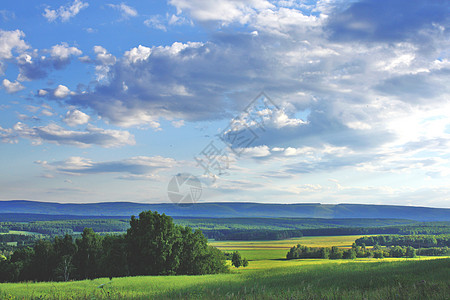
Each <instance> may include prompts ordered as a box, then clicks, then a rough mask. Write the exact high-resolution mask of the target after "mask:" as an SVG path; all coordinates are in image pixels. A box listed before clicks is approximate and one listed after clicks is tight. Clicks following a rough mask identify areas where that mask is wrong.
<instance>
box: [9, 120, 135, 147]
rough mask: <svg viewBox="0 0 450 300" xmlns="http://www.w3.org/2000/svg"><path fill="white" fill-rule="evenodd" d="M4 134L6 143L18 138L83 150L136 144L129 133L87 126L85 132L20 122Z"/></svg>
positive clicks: (35, 143)
mask: <svg viewBox="0 0 450 300" xmlns="http://www.w3.org/2000/svg"><path fill="white" fill-rule="evenodd" d="M3 132H4V135H3V136H2V139H3V140H4V141H7V142H10V141H17V139H18V138H26V139H30V140H31V141H32V143H33V144H34V145H40V144H42V143H44V142H47V143H53V144H57V145H72V146H76V147H81V148H86V147H90V146H92V145H97V146H101V147H106V148H110V147H120V146H126V145H134V144H135V140H134V136H133V135H132V134H130V133H129V132H128V131H121V130H112V129H102V128H97V127H94V126H87V128H86V130H85V131H73V130H67V129H65V128H63V127H61V126H59V125H56V124H53V123H52V124H49V125H46V126H37V127H30V126H28V125H27V124H24V123H21V122H18V123H16V124H15V125H14V126H13V128H10V129H3Z"/></svg>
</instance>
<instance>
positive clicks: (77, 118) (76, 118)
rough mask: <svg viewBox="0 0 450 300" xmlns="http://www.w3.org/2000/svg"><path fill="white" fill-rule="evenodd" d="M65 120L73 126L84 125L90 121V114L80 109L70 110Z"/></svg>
mask: <svg viewBox="0 0 450 300" xmlns="http://www.w3.org/2000/svg"><path fill="white" fill-rule="evenodd" d="M63 121H64V122H65V123H66V124H67V125H69V126H71V127H74V126H78V125H83V124H86V123H88V122H89V116H88V115H87V114H85V113H84V112H82V111H79V110H78V109H73V110H69V111H68V112H67V113H66V116H65V118H64V119H63Z"/></svg>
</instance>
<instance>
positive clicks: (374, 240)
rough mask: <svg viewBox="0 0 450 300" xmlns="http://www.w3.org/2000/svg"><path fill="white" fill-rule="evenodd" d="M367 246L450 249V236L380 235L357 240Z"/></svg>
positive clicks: (359, 243) (356, 241)
mask: <svg viewBox="0 0 450 300" xmlns="http://www.w3.org/2000/svg"><path fill="white" fill-rule="evenodd" d="M355 243H356V244H357V245H362V244H365V245H366V246H374V245H377V244H378V245H381V246H412V247H414V248H430V247H449V246H450V234H441V235H403V236H402V235H378V236H364V237H361V238H359V239H357V240H355Z"/></svg>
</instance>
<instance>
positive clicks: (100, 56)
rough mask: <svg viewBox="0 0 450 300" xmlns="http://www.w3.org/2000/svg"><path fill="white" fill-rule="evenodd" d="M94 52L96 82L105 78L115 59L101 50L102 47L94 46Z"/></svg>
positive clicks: (103, 49) (104, 50)
mask: <svg viewBox="0 0 450 300" xmlns="http://www.w3.org/2000/svg"><path fill="white" fill-rule="evenodd" d="M94 52H95V54H97V57H96V63H97V65H96V66H95V71H96V73H97V80H99V81H100V80H103V79H106V78H107V75H108V72H109V70H110V68H111V66H113V65H114V64H115V63H116V57H115V56H114V55H112V54H111V53H108V51H107V50H106V49H105V48H103V47H102V46H94Z"/></svg>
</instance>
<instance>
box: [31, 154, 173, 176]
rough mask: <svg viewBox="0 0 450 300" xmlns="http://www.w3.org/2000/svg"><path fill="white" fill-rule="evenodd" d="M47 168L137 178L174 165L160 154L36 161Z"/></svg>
mask: <svg viewBox="0 0 450 300" xmlns="http://www.w3.org/2000/svg"><path fill="white" fill-rule="evenodd" d="M35 163H37V164H39V165H41V166H42V167H44V168H45V169H47V170H50V171H53V172H57V173H62V174H68V175H87V174H105V173H113V174H122V175H121V176H120V177H119V178H120V179H139V178H142V179H144V178H150V177H152V176H153V177H154V176H155V174H156V173H158V172H159V171H161V170H167V169H170V168H172V167H174V166H175V165H176V163H177V162H176V161H175V160H174V159H173V158H167V157H162V156H153V157H149V156H136V157H131V158H128V159H123V160H117V161H105V162H94V161H92V160H90V159H87V158H83V157H70V158H68V159H67V160H64V161H58V162H52V163H50V162H47V161H36V162H35Z"/></svg>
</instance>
